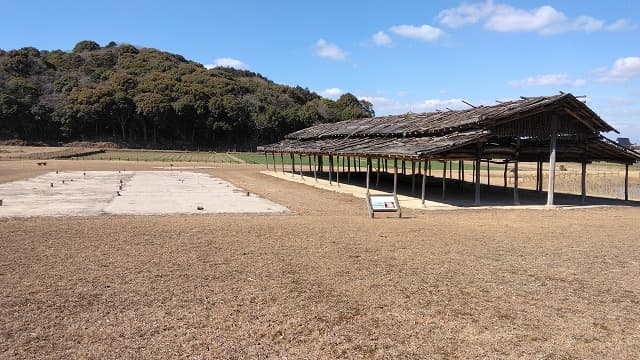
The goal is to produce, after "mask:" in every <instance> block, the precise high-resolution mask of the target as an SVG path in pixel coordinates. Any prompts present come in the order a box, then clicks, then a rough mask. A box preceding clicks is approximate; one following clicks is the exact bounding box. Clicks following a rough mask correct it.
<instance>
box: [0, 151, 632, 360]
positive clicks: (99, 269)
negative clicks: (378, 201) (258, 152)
mask: <svg viewBox="0 0 640 360" xmlns="http://www.w3.org/2000/svg"><path fill="white" fill-rule="evenodd" d="M176 165H179V164H176ZM189 165H193V164H189ZM154 166H166V164H161V163H159V164H154V163H135V162H107V161H70V160H67V161H51V162H50V163H49V164H48V165H47V169H44V168H43V167H38V166H36V165H35V162H32V161H31V162H29V161H22V162H18V161H13V162H12V161H4V162H0V182H7V181H13V180H17V179H21V178H26V177H30V176H34V175H37V174H41V173H43V172H46V171H52V170H56V169H60V170H87V171H88V170H104V169H111V170H117V169H122V168H124V167H126V168H127V169H128V170H136V169H138V170H143V169H151V168H153V167H154ZM263 168H264V167H263V166H259V165H245V164H242V165H228V164H224V165H217V168H215V169H203V170H198V171H202V172H207V173H211V174H214V175H215V176H217V177H221V178H223V179H225V180H228V181H230V182H232V183H233V184H235V185H237V186H239V187H242V188H245V189H247V190H250V191H251V192H253V193H256V194H259V195H261V196H263V197H266V198H268V199H270V200H273V201H275V202H277V203H280V204H282V205H285V206H287V207H288V208H289V209H291V210H292V211H293V212H292V213H291V214H288V215H193V216H187V215H185V216H95V217H57V218H53V217H41V218H0V294H1V295H0V357H1V358H7V359H9V358H24V359H34V358H95V359H103V358H176V357H181V358H550V359H572V358H581V359H584V358H627V359H634V358H639V357H640V247H639V246H638V239H639V238H640V237H639V236H638V219H640V208H639V207H637V206H611V207H589V208H579V207H578V208H572V209H548V210H531V209H529V210H524V209H523V210H518V209H464V210H454V211H435V210H432V211H422V210H410V209H407V210H406V211H405V213H404V214H403V215H404V216H403V218H402V219H396V218H394V217H384V216H383V217H381V218H376V219H369V218H368V217H367V210H366V206H365V204H364V202H363V200H362V199H358V198H355V197H353V196H350V195H348V194H339V193H335V192H330V191H326V190H320V189H315V188H311V187H308V186H305V185H302V184H297V183H291V182H287V181H283V180H280V179H277V178H274V177H271V176H267V175H263V174H260V171H261V170H263Z"/></svg>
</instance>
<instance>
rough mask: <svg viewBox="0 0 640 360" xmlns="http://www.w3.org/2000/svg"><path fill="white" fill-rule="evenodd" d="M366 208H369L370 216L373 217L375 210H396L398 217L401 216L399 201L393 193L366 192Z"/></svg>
mask: <svg viewBox="0 0 640 360" xmlns="http://www.w3.org/2000/svg"><path fill="white" fill-rule="evenodd" d="M367 208H368V209H369V216H370V217H373V216H374V213H376V212H397V213H398V217H402V210H400V203H399V202H398V197H397V196H396V195H395V194H391V195H389V194H380V195H372V194H367Z"/></svg>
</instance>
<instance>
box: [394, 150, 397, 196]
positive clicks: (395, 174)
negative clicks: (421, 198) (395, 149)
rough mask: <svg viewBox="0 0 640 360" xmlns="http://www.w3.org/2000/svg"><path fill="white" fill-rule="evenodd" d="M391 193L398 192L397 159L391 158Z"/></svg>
mask: <svg viewBox="0 0 640 360" xmlns="http://www.w3.org/2000/svg"><path fill="white" fill-rule="evenodd" d="M393 193H394V194H398V159H395V158H394V159H393Z"/></svg>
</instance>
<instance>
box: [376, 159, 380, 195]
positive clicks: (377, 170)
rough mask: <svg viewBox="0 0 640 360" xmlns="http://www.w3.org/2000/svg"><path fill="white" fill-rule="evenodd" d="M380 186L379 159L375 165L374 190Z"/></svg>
mask: <svg viewBox="0 0 640 360" xmlns="http://www.w3.org/2000/svg"><path fill="white" fill-rule="evenodd" d="M378 186H380V158H378V160H377V163H376V188H377V187H378Z"/></svg>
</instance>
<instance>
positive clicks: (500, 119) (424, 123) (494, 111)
mask: <svg viewBox="0 0 640 360" xmlns="http://www.w3.org/2000/svg"><path fill="white" fill-rule="evenodd" d="M548 111H559V112H563V113H565V114H569V115H570V116H572V117H575V118H579V119H580V120H579V121H580V122H582V123H584V124H585V125H586V126H587V127H588V128H590V129H592V130H593V131H594V132H607V131H616V130H615V129H614V128H613V127H612V126H611V125H609V124H607V123H606V122H605V121H604V120H602V119H601V118H600V117H599V116H598V115H597V114H596V113H594V112H593V111H592V110H591V109H590V108H589V107H588V106H586V105H585V104H584V103H583V102H582V101H580V100H578V99H576V98H575V97H574V96H573V95H571V94H562V95H555V96H547V97H542V96H541V97H531V98H522V99H520V100H516V101H509V102H502V103H499V104H496V105H491V106H478V107H475V108H471V109H467V110H450V111H441V112H429V113H415V114H414V113H408V114H402V115H389V116H380V117H375V118H365V119H357V120H347V121H341V122H337V123H326V124H320V125H316V126H312V127H309V128H306V129H302V130H300V131H296V132H294V133H291V134H289V135H287V136H286V138H287V139H297V140H304V139H320V138H326V137H336V136H338V137H339V136H357V137H364V136H396V137H406V136H424V135H440V134H450V133H452V132H460V131H465V130H468V129H479V128H488V127H492V126H496V125H498V124H501V123H504V122H509V121H514V120H516V119H518V118H523V117H528V116H531V115H535V114H538V113H541V112H548Z"/></svg>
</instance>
